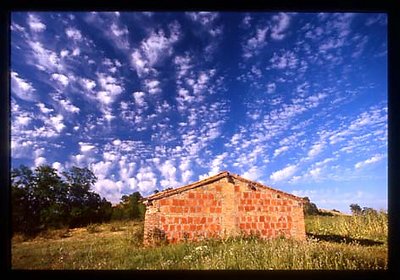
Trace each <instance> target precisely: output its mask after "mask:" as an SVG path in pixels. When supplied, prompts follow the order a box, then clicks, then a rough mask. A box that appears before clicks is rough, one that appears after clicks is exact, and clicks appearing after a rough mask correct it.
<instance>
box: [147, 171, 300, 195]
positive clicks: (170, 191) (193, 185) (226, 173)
mask: <svg viewBox="0 0 400 280" xmlns="http://www.w3.org/2000/svg"><path fill="white" fill-rule="evenodd" d="M226 176H232V177H233V178H236V179H238V180H240V181H244V182H246V183H251V184H254V185H256V186H259V187H262V188H266V189H269V190H272V191H274V192H277V193H280V194H282V195H285V196H289V197H291V198H294V199H296V200H303V199H302V198H301V197H298V196H296V195H293V194H290V193H287V192H284V191H281V190H277V189H275V188H272V187H270V186H266V185H264V184H261V183H258V182H256V181H252V180H249V179H246V178H243V177H242V176H240V175H238V174H235V173H231V172H229V171H222V172H220V173H218V174H216V175H213V176H210V177H207V178H205V179H202V180H199V181H196V182H193V183H190V184H188V185H184V186H181V187H178V188H175V189H167V190H163V191H160V192H158V193H155V194H152V195H150V196H147V197H144V198H143V199H142V201H152V200H156V199H160V198H163V197H166V196H170V195H173V194H176V193H180V192H184V191H186V190H190V189H193V188H196V187H200V186H202V185H204V184H206V183H210V182H213V181H215V180H218V179H222V178H224V177H226Z"/></svg>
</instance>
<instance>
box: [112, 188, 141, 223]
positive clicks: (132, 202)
mask: <svg viewBox="0 0 400 280" xmlns="http://www.w3.org/2000/svg"><path fill="white" fill-rule="evenodd" d="M140 199H142V196H141V194H140V193H139V192H134V193H132V194H130V195H123V196H122V197H121V202H120V203H119V204H118V205H116V206H115V207H114V208H113V219H115V220H129V219H141V220H143V219H144V214H145V211H146V207H145V206H144V205H143V203H141V202H139V201H140Z"/></svg>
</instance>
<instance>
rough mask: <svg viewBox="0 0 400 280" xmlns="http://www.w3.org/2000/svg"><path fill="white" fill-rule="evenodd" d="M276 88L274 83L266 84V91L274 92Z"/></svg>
mask: <svg viewBox="0 0 400 280" xmlns="http://www.w3.org/2000/svg"><path fill="white" fill-rule="evenodd" d="M275 89H276V84H275V83H269V84H268V85H267V93H274V92H275Z"/></svg>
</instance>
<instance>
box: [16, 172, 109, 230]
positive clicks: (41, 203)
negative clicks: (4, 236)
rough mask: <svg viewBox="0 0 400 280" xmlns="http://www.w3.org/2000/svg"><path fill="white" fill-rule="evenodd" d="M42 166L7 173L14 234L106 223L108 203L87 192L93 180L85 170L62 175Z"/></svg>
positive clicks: (90, 173)
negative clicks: (9, 182) (9, 184)
mask: <svg viewBox="0 0 400 280" xmlns="http://www.w3.org/2000/svg"><path fill="white" fill-rule="evenodd" d="M62 175H63V178H62V177H60V176H59V175H58V173H57V170H56V169H54V168H52V167H50V166H48V165H42V166H39V167H37V168H36V169H35V170H34V171H32V170H30V169H29V168H27V167H26V166H20V168H17V169H13V170H12V171H11V197H12V200H11V203H12V205H11V207H12V221H13V230H14V232H24V233H28V234H35V233H37V232H39V231H40V230H43V229H46V228H49V227H54V228H58V227H66V226H68V227H75V226H78V225H79V226H82V225H87V224H88V223H94V222H102V221H107V220H109V219H110V217H111V212H112V210H111V203H110V202H108V201H107V200H106V199H104V198H101V197H100V195H99V194H97V193H95V192H93V191H91V188H92V187H93V185H94V184H95V182H96V180H97V178H96V176H95V175H94V174H93V172H92V171H90V170H89V169H87V168H78V167H72V168H71V169H69V170H68V171H66V172H63V174H62Z"/></svg>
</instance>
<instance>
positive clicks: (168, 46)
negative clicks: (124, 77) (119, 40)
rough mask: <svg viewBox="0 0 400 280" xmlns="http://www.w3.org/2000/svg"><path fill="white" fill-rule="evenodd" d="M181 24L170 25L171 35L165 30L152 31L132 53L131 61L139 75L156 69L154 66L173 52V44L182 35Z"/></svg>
mask: <svg viewBox="0 0 400 280" xmlns="http://www.w3.org/2000/svg"><path fill="white" fill-rule="evenodd" d="M179 30H180V25H179V24H178V23H177V22H174V23H173V24H171V25H169V31H170V37H166V36H165V33H164V31H163V30H158V31H157V32H156V31H152V32H151V34H150V36H149V37H148V38H146V39H144V40H143V41H142V42H141V44H140V48H139V49H136V50H134V51H133V52H132V54H131V58H132V59H131V63H132V66H133V67H134V68H135V70H136V72H137V74H138V76H139V77H142V76H143V75H144V74H149V73H150V71H153V72H154V71H155V70H154V69H153V68H152V67H153V66H155V65H157V64H158V63H160V62H161V61H162V60H163V59H164V58H165V57H166V56H169V55H171V54H172V52H173V48H172V46H173V44H174V43H175V42H177V41H178V39H179V37H180V33H179V32H180V31H179Z"/></svg>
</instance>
